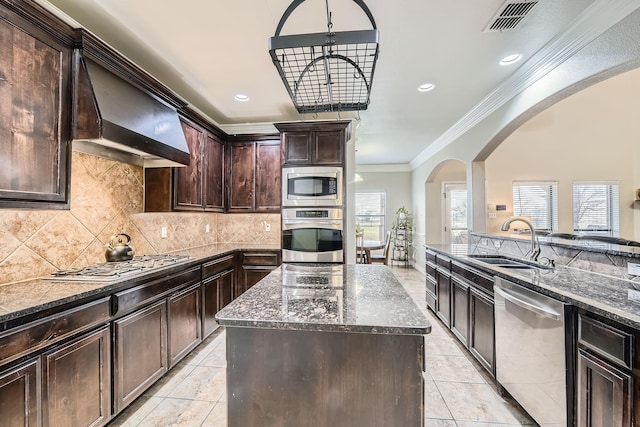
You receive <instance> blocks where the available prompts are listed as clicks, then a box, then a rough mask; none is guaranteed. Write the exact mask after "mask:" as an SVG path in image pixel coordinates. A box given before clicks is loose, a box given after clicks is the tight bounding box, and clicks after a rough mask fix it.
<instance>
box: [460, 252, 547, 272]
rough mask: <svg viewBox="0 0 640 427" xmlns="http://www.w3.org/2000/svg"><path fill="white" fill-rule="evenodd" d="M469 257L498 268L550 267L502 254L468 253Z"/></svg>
mask: <svg viewBox="0 0 640 427" xmlns="http://www.w3.org/2000/svg"><path fill="white" fill-rule="evenodd" d="M469 258H473V259H474V260H476V261H480V262H484V263H486V264H491V265H492V266H494V267H500V268H521V269H529V268H538V269H545V270H546V269H550V268H551V267H550V266H548V265H542V264H537V263H534V262H532V261H527V260H519V259H515V258H511V257H507V256H503V255H469Z"/></svg>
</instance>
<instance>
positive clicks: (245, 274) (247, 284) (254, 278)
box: [233, 265, 275, 298]
mask: <svg viewBox="0 0 640 427" xmlns="http://www.w3.org/2000/svg"><path fill="white" fill-rule="evenodd" d="M274 269H275V267H256V266H245V265H243V266H242V273H241V276H240V278H239V279H238V286H237V287H236V291H235V294H234V296H233V297H234V298H238V297H239V296H240V295H242V294H243V293H244V292H245V291H246V290H247V289H249V288H251V287H252V286H253V285H255V284H256V283H258V282H259V281H260V280H262V279H264V278H265V277H267V276H268V275H269V273H271V272H272V271H273V270H274Z"/></svg>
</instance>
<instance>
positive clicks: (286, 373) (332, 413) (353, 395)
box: [216, 264, 431, 427]
mask: <svg viewBox="0 0 640 427" xmlns="http://www.w3.org/2000/svg"><path fill="white" fill-rule="evenodd" d="M216 318H217V320H218V322H219V323H220V324H221V325H224V326H225V327H226V334H227V387H228V397H227V399H228V426H229V427H234V426H237V427H239V426H242V427H250V426H295V427H304V426H338V425H339V426H368V427H369V426H380V427H382V426H403V427H412V426H416V427H417V426H423V425H424V388H423V376H422V374H423V371H424V335H425V334H428V333H429V332H430V331H431V325H430V323H429V321H428V320H427V318H426V317H425V316H424V314H423V313H422V312H421V311H420V309H419V308H418V307H417V306H416V304H415V303H414V301H413V300H412V299H411V297H410V296H409V295H408V294H407V292H406V291H405V289H404V288H403V286H402V285H401V284H400V282H399V281H398V280H397V278H396V277H395V276H394V275H393V273H392V271H391V270H390V269H389V268H388V267H387V266H382V265H381V266H375V265H315V266H311V265H294V264H283V265H282V267H281V268H279V269H277V270H275V271H273V272H272V273H270V274H269V275H268V276H267V277H265V278H264V279H263V280H261V281H260V282H259V283H258V284H257V285H255V286H254V287H253V288H251V289H250V290H248V291H247V292H245V293H244V294H243V295H242V296H240V297H239V298H238V299H236V300H234V301H233V302H232V303H231V304H230V305H228V306H227V307H225V308H224V309H223V310H221V311H220V312H218V314H217V315H216Z"/></svg>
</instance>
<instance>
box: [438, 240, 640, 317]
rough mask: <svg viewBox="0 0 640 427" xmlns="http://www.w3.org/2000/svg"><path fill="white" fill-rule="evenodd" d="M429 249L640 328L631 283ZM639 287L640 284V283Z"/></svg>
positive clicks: (637, 294) (638, 300) (638, 296)
mask: <svg viewBox="0 0 640 427" xmlns="http://www.w3.org/2000/svg"><path fill="white" fill-rule="evenodd" d="M425 247H426V248H428V249H432V250H434V251H436V252H439V253H442V254H444V255H447V256H449V257H450V258H451V259H453V260H455V259H458V260H461V261H464V262H465V263H466V264H469V265H472V266H474V267H475V268H478V269H480V270H483V271H485V272H488V273H490V274H491V275H495V276H500V277H502V278H504V279H507V280H511V281H512V282H515V283H518V284H520V285H523V286H525V287H527V288H530V289H533V290H535V291H538V292H540V293H542V294H545V295H548V296H551V297H553V298H556V299H558V300H560V301H563V302H566V303H569V304H571V305H574V306H577V307H580V308H583V309H585V310H588V311H590V312H593V313H596V314H599V315H601V316H603V317H605V318H608V319H611V320H614V321H617V322H619V323H622V324H625V325H628V326H631V327H633V328H635V329H640V290H636V289H635V288H634V286H633V283H632V282H630V281H628V280H623V279H618V278H614V277H610V276H605V275H601V274H597V273H593V272H590V271H585V270H579V269H576V268H571V267H563V266H560V267H555V268H553V269H550V270H540V269H504V268H500V267H490V266H489V265H488V264H485V263H483V262H480V261H477V260H475V259H474V258H472V257H470V256H468V255H467V254H465V253H463V252H462V251H461V250H460V247H459V246H457V247H453V246H451V245H426V246H425ZM636 286H637V284H636Z"/></svg>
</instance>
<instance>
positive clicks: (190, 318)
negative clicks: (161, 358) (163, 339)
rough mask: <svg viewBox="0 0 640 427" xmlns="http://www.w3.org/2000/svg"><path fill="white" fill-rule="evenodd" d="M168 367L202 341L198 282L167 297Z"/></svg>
mask: <svg viewBox="0 0 640 427" xmlns="http://www.w3.org/2000/svg"><path fill="white" fill-rule="evenodd" d="M168 310H169V311H168V313H167V314H168V321H167V325H168V340H169V368H171V367H172V366H174V365H175V364H176V363H177V362H179V361H180V360H181V359H182V358H183V357H184V356H186V355H187V354H189V352H190V351H191V350H193V349H194V348H195V347H196V346H197V345H198V344H200V342H202V326H201V324H200V283H197V284H195V285H193V286H190V287H189V288H187V289H185V290H184V291H181V292H179V293H178V294H176V295H172V296H171V297H169V309H168Z"/></svg>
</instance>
